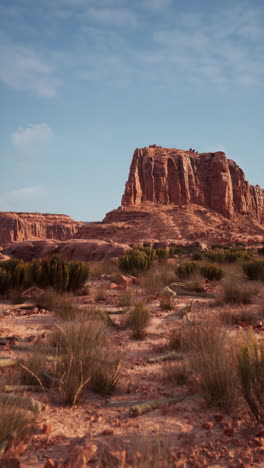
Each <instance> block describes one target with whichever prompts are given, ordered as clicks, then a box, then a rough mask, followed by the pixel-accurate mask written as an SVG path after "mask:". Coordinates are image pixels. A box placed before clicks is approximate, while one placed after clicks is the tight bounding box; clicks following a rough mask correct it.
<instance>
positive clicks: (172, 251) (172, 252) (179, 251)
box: [169, 246, 187, 258]
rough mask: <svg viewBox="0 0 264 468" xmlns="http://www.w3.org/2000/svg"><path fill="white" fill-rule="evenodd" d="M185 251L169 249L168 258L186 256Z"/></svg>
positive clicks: (179, 248)
mask: <svg viewBox="0 0 264 468" xmlns="http://www.w3.org/2000/svg"><path fill="white" fill-rule="evenodd" d="M186 253H187V251H186V250H185V249H183V248H181V247H173V246H172V247H169V257H170V258H173V257H174V256H175V255H180V256H181V255H186Z"/></svg>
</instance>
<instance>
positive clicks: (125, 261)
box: [118, 247, 156, 275]
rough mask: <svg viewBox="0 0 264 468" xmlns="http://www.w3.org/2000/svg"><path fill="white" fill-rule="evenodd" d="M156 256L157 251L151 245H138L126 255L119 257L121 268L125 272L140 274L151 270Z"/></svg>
mask: <svg viewBox="0 0 264 468" xmlns="http://www.w3.org/2000/svg"><path fill="white" fill-rule="evenodd" d="M155 256H156V254H155V251H154V250H153V249H151V248H149V247H145V248H143V247H136V248H134V249H132V250H130V251H129V252H128V253H127V254H126V255H123V256H122V257H119V260H118V264H119V268H120V270H121V271H122V272H123V273H127V274H131V275H138V274H139V273H142V272H144V271H147V270H149V268H150V267H151V265H152V263H153V261H154V259H155Z"/></svg>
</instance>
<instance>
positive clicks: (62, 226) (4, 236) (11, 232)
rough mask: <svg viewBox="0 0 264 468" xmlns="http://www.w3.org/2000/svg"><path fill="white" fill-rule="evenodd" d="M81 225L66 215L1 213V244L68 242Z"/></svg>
mask: <svg viewBox="0 0 264 468" xmlns="http://www.w3.org/2000/svg"><path fill="white" fill-rule="evenodd" d="M80 224H81V223H78V222H76V221H73V219H72V218H70V216H66V215H55V214H54V215H53V214H42V213H12V212H0V243H9V242H15V241H25V240H33V239H59V240H66V239H70V238H72V237H74V234H75V232H76V231H77V229H78V226H79V225H80Z"/></svg>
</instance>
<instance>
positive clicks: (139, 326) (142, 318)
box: [127, 302, 150, 340]
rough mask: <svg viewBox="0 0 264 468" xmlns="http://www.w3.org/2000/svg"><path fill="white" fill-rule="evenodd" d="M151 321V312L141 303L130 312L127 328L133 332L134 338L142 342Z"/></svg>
mask: <svg viewBox="0 0 264 468" xmlns="http://www.w3.org/2000/svg"><path fill="white" fill-rule="evenodd" d="M149 320H150V314H149V310H148V309H147V308H146V307H145V306H144V305H143V304H142V303H141V302H140V303H138V304H136V305H135V307H134V308H133V309H132V310H131V311H130V313H129V316H128V319H127V326H128V327H129V328H130V329H131V330H132V335H133V338H135V339H136V340H142V339H143V338H144V337H145V335H146V327H147V326H148V323H149Z"/></svg>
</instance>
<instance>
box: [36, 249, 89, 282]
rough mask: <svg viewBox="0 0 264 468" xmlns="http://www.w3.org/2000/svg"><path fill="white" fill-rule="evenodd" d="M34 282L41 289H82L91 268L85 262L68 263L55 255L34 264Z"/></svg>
mask: <svg viewBox="0 0 264 468" xmlns="http://www.w3.org/2000/svg"><path fill="white" fill-rule="evenodd" d="M31 268H32V277H33V281H34V282H35V283H36V284H37V285H38V286H40V287H44V288H47V287H51V288H54V289H57V290H59V291H74V290H77V289H79V288H81V287H82V286H83V285H84V284H85V282H86V281H87V279H88V277H89V266H88V265H87V264H86V263H84V262H68V261H66V260H64V259H63V257H61V256H60V255H57V254H54V255H51V256H50V257H47V258H44V259H42V260H35V261H33V262H32V267H31Z"/></svg>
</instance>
